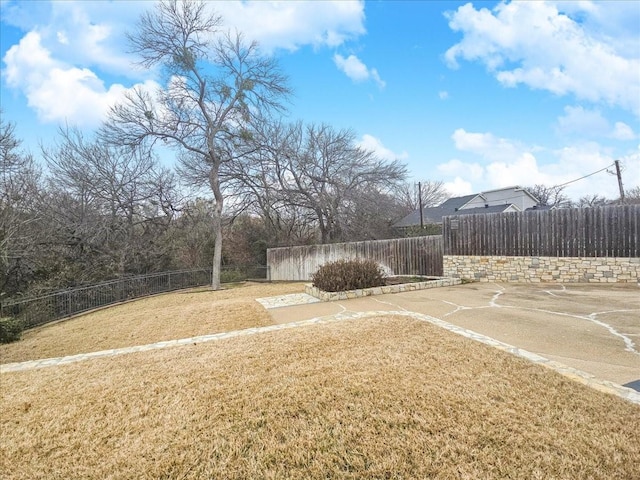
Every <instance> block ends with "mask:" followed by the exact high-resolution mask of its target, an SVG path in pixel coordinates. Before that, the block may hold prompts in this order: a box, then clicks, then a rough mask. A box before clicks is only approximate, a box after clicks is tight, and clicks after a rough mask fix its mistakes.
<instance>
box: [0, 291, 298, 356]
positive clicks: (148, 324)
mask: <svg viewBox="0 0 640 480" xmlns="http://www.w3.org/2000/svg"><path fill="white" fill-rule="evenodd" d="M302 291H304V285H303V284H301V283H273V284H264V283H246V284H244V285H242V286H239V287H235V288H227V289H225V290H219V291H216V292H214V291H211V290H209V289H207V288H201V289H193V290H185V291H180V292H174V293H168V294H164V295H158V296H154V297H147V298H143V299H139V300H135V301H133V302H129V303H124V304H121V305H116V306H113V307H110V308H106V309H103V310H99V311H96V312H92V313H88V314H84V315H81V316H78V317H74V318H72V319H69V320H65V321H62V322H58V323H55V324H51V325H45V326H43V327H40V328H36V329H33V330H30V331H27V332H25V333H24V334H23V335H22V340H20V341H19V342H16V343H10V344H5V345H0V363H11V362H23V361H26V360H37V359H40V358H50V357H62V356H65V355H74V354H77V353H86V352H94V351H98V350H107V349H111V348H122V347H131V346H134V345H144V344H147V343H155V342H161V341H164V340H175V339H178V338H189V337H193V336H196V335H207V334H211V333H219V332H228V331H231V330H241V329H244V328H250V327H262V326H266V325H271V324H272V323H273V322H272V321H271V317H270V316H269V314H268V313H267V312H266V311H265V310H264V308H262V306H261V305H260V304H258V303H257V302H256V301H255V299H256V298H260V297H268V296H275V295H281V294H285V293H298V292H302Z"/></svg>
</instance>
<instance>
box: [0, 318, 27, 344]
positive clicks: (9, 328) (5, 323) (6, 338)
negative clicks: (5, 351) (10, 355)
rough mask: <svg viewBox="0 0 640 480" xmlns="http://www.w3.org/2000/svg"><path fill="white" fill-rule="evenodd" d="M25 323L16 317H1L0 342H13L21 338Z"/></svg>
mask: <svg viewBox="0 0 640 480" xmlns="http://www.w3.org/2000/svg"><path fill="white" fill-rule="evenodd" d="M22 330H24V325H23V324H22V322H21V321H20V320H17V319H15V318H11V317H8V318H0V343H11V342H15V341H17V340H20V336H21V335H22Z"/></svg>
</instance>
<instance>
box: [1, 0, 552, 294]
mask: <svg viewBox="0 0 640 480" xmlns="http://www.w3.org/2000/svg"><path fill="white" fill-rule="evenodd" d="M221 25H222V19H221V18H220V17H219V16H217V15H216V14H212V13H210V12H209V9H208V7H207V5H206V4H205V3H203V2H200V1H192V0H185V1H176V0H166V1H162V2H160V3H158V4H156V5H155V7H154V8H153V9H152V10H150V11H148V12H146V13H144V14H143V15H142V16H141V17H140V19H139V21H138V24H137V25H136V28H135V30H134V31H133V32H132V33H131V34H129V35H128V40H129V44H130V47H131V50H132V51H133V52H134V53H136V54H137V56H138V58H139V64H140V66H142V67H144V68H154V69H158V70H159V71H160V72H161V74H162V76H163V84H164V85H165V87H164V88H162V89H158V90H156V91H149V90H148V89H143V88H135V89H133V90H132V91H130V92H129V93H127V94H126V96H125V98H124V100H123V101H122V102H120V103H119V104H117V105H115V106H114V107H112V108H111V110H110V111H109V114H108V116H107V119H106V120H105V122H104V123H103V125H102V126H101V127H100V128H99V129H98V130H97V131H96V132H93V133H92V134H91V135H88V134H86V133H83V132H81V131H80V130H78V129H76V128H73V127H69V126H64V127H61V128H60V129H59V133H58V136H57V141H56V142H55V144H54V145H49V146H42V147H41V152H40V153H41V158H40V161H36V160H35V159H34V157H33V155H32V154H31V153H29V152H25V151H23V150H22V149H21V148H20V140H19V139H18V138H17V137H16V135H15V125H14V124H13V123H11V122H10V121H8V120H7V119H5V118H4V117H2V118H0V154H1V155H2V158H1V163H0V292H2V295H5V296H15V295H18V294H33V293H37V292H39V291H43V290H48V289H54V288H62V287H69V286H75V285H80V284H86V283H93V282H97V281H100V280H104V279H109V278H114V277H119V276H123V275H132V274H141V273H151V272H157V271H163V270H171V269H181V268H194V267H212V268H213V274H212V282H211V285H212V288H214V289H217V288H219V287H220V273H221V268H222V266H223V265H246V264H253V265H256V264H262V265H264V264H265V263H266V248H268V247H274V246H284V245H298V244H310V243H317V242H322V243H325V242H337V241H356V240H365V239H380V238H390V237H393V236H394V233H395V232H393V230H392V227H391V226H392V223H393V222H394V221H396V220H398V219H399V218H402V217H403V216H404V215H406V214H407V213H409V212H411V211H413V210H415V209H417V208H418V205H419V204H422V206H423V207H429V206H435V205H439V204H440V203H441V202H442V201H443V200H445V199H446V198H447V194H446V191H445V189H444V186H443V183H442V182H437V181H429V180H426V181H423V182H422V187H423V188H422V196H423V198H422V202H419V201H418V199H417V196H416V189H415V184H414V183H413V182H408V181H407V167H406V165H404V164H403V163H401V162H399V161H388V160H384V159H381V158H378V157H377V156H376V155H375V153H374V152H372V151H368V150H366V149H364V148H362V147H360V146H358V145H357V142H356V136H355V133H354V132H353V131H352V130H349V129H336V128H334V127H332V126H331V125H328V124H304V123H302V122H286V121H284V120H283V118H284V114H285V113H286V106H287V104H288V102H289V101H290V97H291V93H292V92H291V89H290V87H289V81H288V78H287V76H286V75H285V74H284V73H283V72H282V71H281V69H280V67H279V65H278V63H277V60H276V59H274V58H272V57H266V56H263V55H262V54H261V53H260V51H259V48H258V45H257V44H256V43H254V42H247V41H245V39H244V37H243V35H242V34H241V33H239V32H230V31H226V30H224V29H222V27H221ZM0 114H1V112H0ZM157 146H162V147H163V151H166V150H167V149H168V150H170V151H171V152H173V155H175V158H176V160H177V161H176V162H175V167H174V168H168V167H167V166H164V165H163V162H161V161H160V160H159V158H158V149H157V148H156V147H157ZM536 187H537V186H536ZM542 188H544V187H542ZM534 193H536V192H534ZM538 193H540V194H543V193H546V192H544V191H543V190H540V191H539V192H538ZM552 193H553V192H552ZM555 193H556V194H557V195H556V198H555V199H553V200H554V201H557V202H560V200H562V192H561V191H560V192H555ZM549 201H551V199H549ZM419 233H423V232H419Z"/></svg>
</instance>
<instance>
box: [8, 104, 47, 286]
mask: <svg viewBox="0 0 640 480" xmlns="http://www.w3.org/2000/svg"><path fill="white" fill-rule="evenodd" d="M20 144H21V142H20V140H19V139H18V138H17V137H16V134H15V124H13V123H11V122H7V121H6V120H5V118H4V116H3V112H2V111H1V110H0V291H1V292H3V293H10V294H11V293H16V292H18V291H20V290H22V288H23V286H24V282H23V281H22V280H21V279H22V278H24V277H25V276H28V273H26V271H25V270H31V269H32V268H31V267H30V263H31V262H30V260H31V259H32V258H33V256H34V255H35V253H36V251H37V249H36V243H35V235H34V230H33V228H34V226H35V225H36V224H37V221H38V219H39V217H40V211H39V208H38V190H39V184H40V170H39V169H38V168H37V166H36V165H35V163H34V161H33V158H32V156H31V155H30V154H28V153H25V152H23V151H22V150H21V149H20Z"/></svg>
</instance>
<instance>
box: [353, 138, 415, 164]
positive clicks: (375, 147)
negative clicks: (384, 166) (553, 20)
mask: <svg viewBox="0 0 640 480" xmlns="http://www.w3.org/2000/svg"><path fill="white" fill-rule="evenodd" d="M358 146H359V147H360V148H362V149H364V150H369V151H372V152H373V153H375V154H376V155H377V156H378V157H379V158H381V159H383V160H391V161H393V160H405V159H407V158H408V157H409V154H408V153H407V152H405V151H403V152H402V153H396V152H393V151H392V150H390V149H388V148H387V147H385V146H384V145H383V144H382V141H381V140H380V139H379V138H376V137H374V136H373V135H369V134H366V133H365V134H364V135H363V136H362V139H361V140H360V141H359V142H358Z"/></svg>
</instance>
